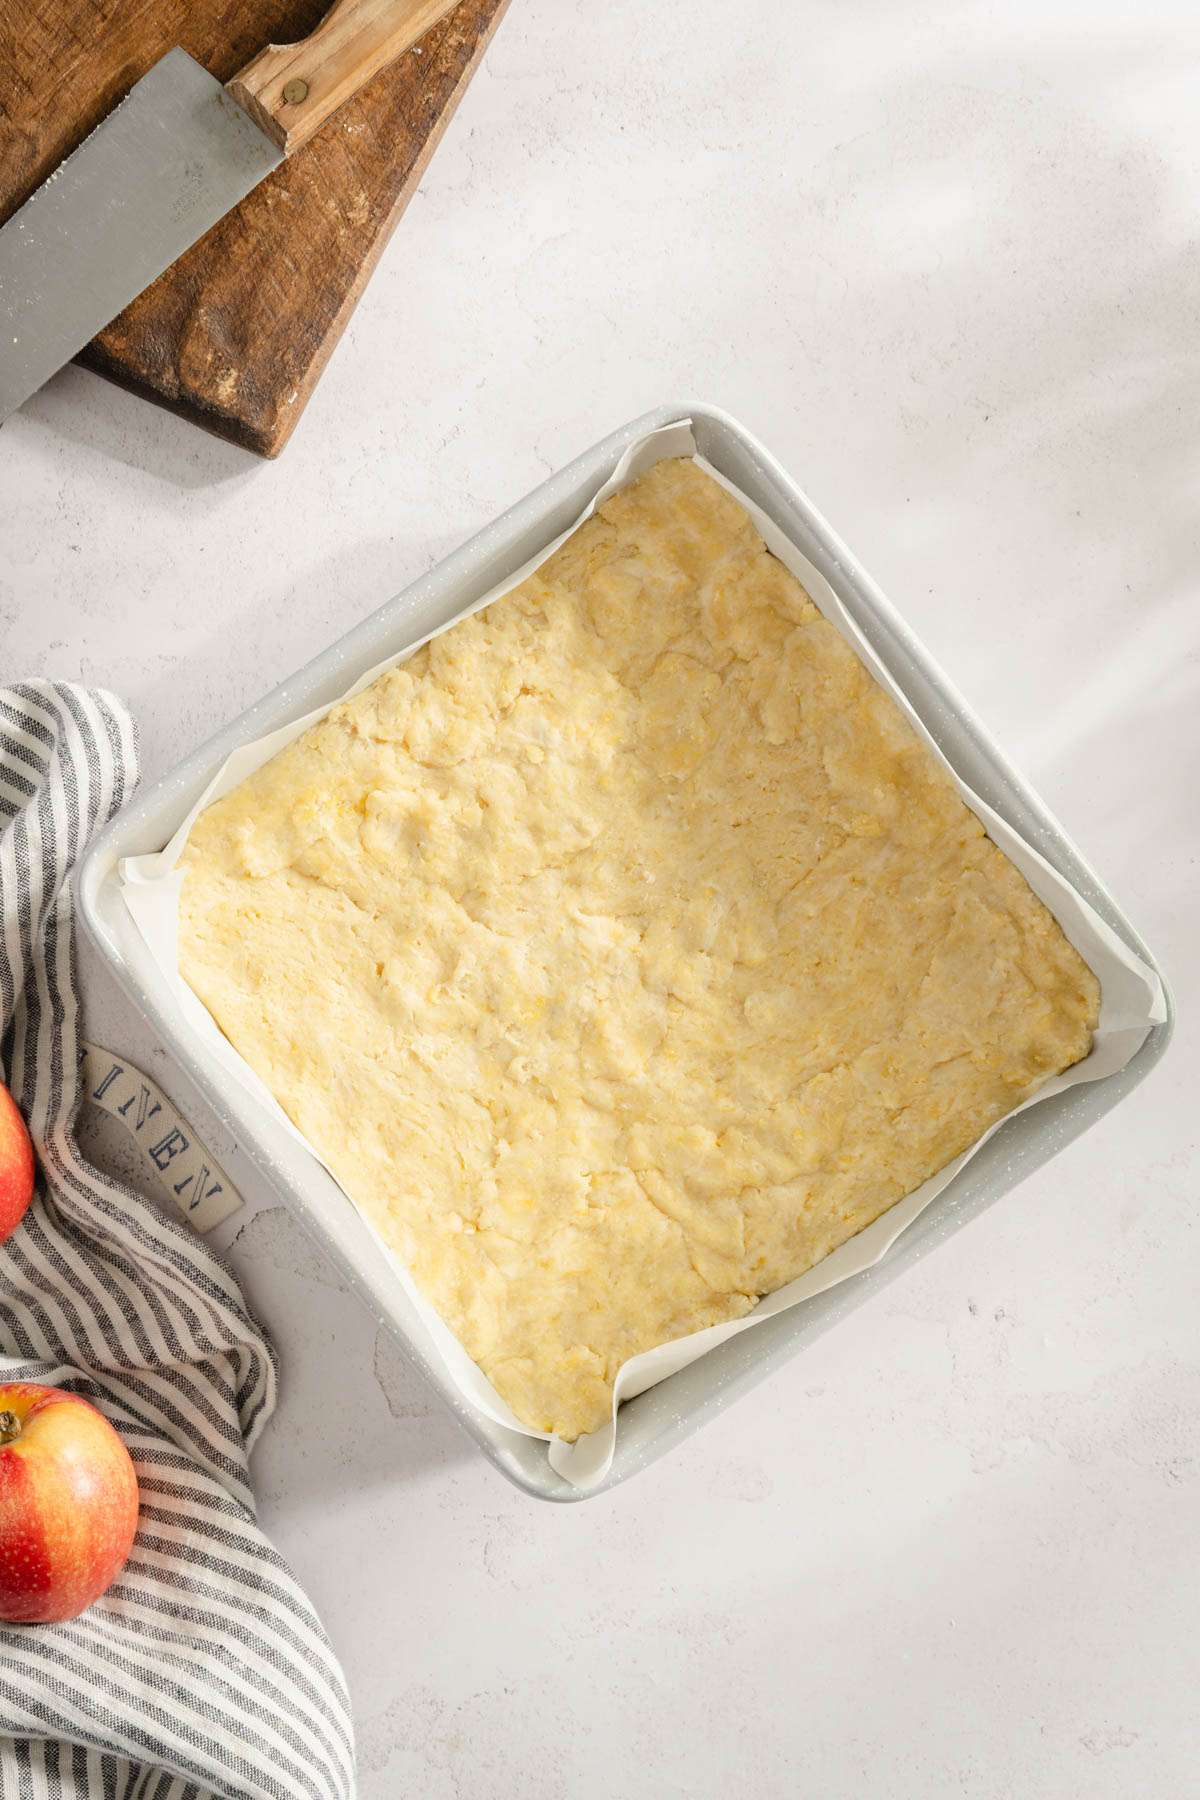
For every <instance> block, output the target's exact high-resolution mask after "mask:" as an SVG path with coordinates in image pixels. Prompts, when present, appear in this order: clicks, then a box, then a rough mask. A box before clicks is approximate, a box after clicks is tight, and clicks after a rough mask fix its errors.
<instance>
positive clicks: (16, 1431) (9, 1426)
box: [0, 1412, 21, 1445]
mask: <svg viewBox="0 0 1200 1800" xmlns="http://www.w3.org/2000/svg"><path fill="white" fill-rule="evenodd" d="M20 1435H21V1421H20V1419H18V1417H17V1415H16V1413H15V1412H0V1445H4V1444H11V1443H12V1442H13V1440H14V1439H15V1438H19V1437H20Z"/></svg>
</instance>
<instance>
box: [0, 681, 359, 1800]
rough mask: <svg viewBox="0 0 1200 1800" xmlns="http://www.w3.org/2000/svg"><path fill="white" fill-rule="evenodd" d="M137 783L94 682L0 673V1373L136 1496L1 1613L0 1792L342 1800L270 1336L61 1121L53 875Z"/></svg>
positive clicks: (61, 931) (130, 746)
mask: <svg viewBox="0 0 1200 1800" xmlns="http://www.w3.org/2000/svg"><path fill="white" fill-rule="evenodd" d="M136 779H137V752H136V747H135V743H134V733H133V727H132V724H131V721H130V719H129V716H128V714H127V713H126V711H125V709H124V708H123V707H122V706H121V704H120V703H119V701H117V700H115V699H114V698H113V697H112V696H111V695H110V694H106V693H103V692H100V691H96V690H87V689H84V688H80V687H74V686H69V685H67V684H65V683H51V682H40V681H39V682H29V683H25V684H22V685H19V686H16V687H10V688H0V1055H2V1056H3V1061H4V1064H5V1068H6V1070H7V1076H8V1083H9V1086H10V1087H11V1089H12V1091H13V1093H14V1095H15V1097H16V1100H17V1103H18V1105H19V1106H20V1108H21V1111H22V1112H23V1113H24V1115H25V1117H26V1119H27V1120H28V1122H29V1126H30V1131H31V1133H32V1136H33V1140H34V1145H35V1147H36V1150H37V1155H38V1162H39V1165H40V1179H39V1183H38V1193H37V1196H36V1197H35V1200H34V1203H33V1206H32V1207H31V1209H30V1211H29V1213H28V1215H27V1216H26V1219H25V1221H24V1222H23V1223H22V1225H21V1226H20V1227H19V1228H18V1230H17V1231H16V1232H15V1233H14V1235H13V1236H12V1237H11V1238H10V1239H9V1240H8V1242H7V1243H6V1244H3V1245H0V1381H4V1380H19V1381H39V1382H46V1383H50V1384H53V1385H55V1386H59V1387H67V1388H70V1389H71V1390H72V1391H73V1392H75V1393H80V1394H84V1395H86V1396H87V1398H88V1399H90V1400H92V1401H93V1402H94V1403H95V1404H96V1405H97V1406H98V1407H99V1408H100V1409H101V1411H102V1412H104V1413H106V1414H107V1415H108V1417H109V1418H110V1419H111V1420H112V1422H113V1424H114V1425H115V1426H116V1427H117V1429H118V1431H119V1432H120V1433H121V1436H122V1437H123V1438H124V1440H125V1442H126V1444H127V1445H128V1446H129V1449H130V1451H131V1453H132V1455H133V1458H134V1461H135V1463H136V1465H137V1472H138V1479H139V1481H140V1483H141V1492H142V1510H141V1518H140V1522H139V1528H138V1535H137V1540H136V1543H135V1544H134V1548H133V1554H132V1556H131V1558H130V1561H129V1563H128V1565H127V1567H126V1569H125V1571H124V1573H123V1575H122V1576H121V1577H120V1578H119V1579H118V1581H117V1583H116V1585H115V1586H114V1587H113V1588H112V1589H111V1590H110V1592H109V1593H108V1594H107V1595H106V1596H105V1597H104V1599H102V1600H101V1601H99V1602H98V1603H97V1604H96V1605H95V1606H94V1607H92V1608H91V1609H90V1610H89V1611H88V1612H86V1613H85V1614H84V1615H83V1617H82V1618H80V1619H77V1620H74V1621H72V1622H71V1623H69V1624H65V1625H35V1626H28V1625H26V1626H0V1734H3V1733H6V1734H7V1735H0V1800H83V1797H85V1796H86V1800H208V1797H209V1796H220V1797H221V1800H267V1797H268V1796H269V1797H270V1800H343V1797H345V1796H350V1795H352V1794H353V1792H354V1772H353V1744H352V1735H351V1725H350V1709H349V1702H348V1699H347V1695H346V1688H345V1683H344V1681H343V1679H342V1674H341V1671H340V1669H339V1668H338V1665H337V1662H336V1660H335V1658H334V1656H333V1653H332V1651H331V1649H330V1647H329V1643H328V1641H327V1639H326V1637H325V1633H324V1631H323V1630H322V1628H321V1625H320V1622H319V1620H318V1619H317V1616H316V1614H315V1613H314V1611H313V1609H312V1606H311V1605H310V1604H309V1602H308V1600H307V1599H306V1597H305V1595H304V1594H303V1593H302V1592H301V1590H300V1588H299V1587H298V1586H297V1584H296V1582H295V1580H294V1578H293V1577H292V1575H291V1574H290V1572H289V1571H288V1569H287V1568H286V1567H285V1565H284V1563H283V1562H282V1561H281V1559H280V1557H279V1556H278V1555H277V1553H276V1552H275V1550H274V1549H273V1548H272V1547H271V1545H270V1544H269V1543H268V1542H267V1540H266V1538H265V1537H264V1536H263V1535H262V1533H261V1531H259V1529H258V1527H257V1525H256V1524H255V1518H254V1498H253V1495H252V1493H251V1490H250V1481H249V1473H248V1465H247V1459H248V1455H249V1452H250V1449H251V1447H252V1445H253V1443H254V1441H255V1439H256V1438H257V1436H258V1434H259V1433H260V1432H261V1430H262V1428H263V1426H264V1425H265V1424H266V1422H267V1420H268V1419H269V1417H270V1415H271V1411H272V1408H273V1406H274V1400H275V1372H274V1366H273V1363H272V1358H271V1352H270V1350H269V1348H268V1346H267V1344H266V1342H265V1340H264V1338H263V1336H262V1334H261V1332H260V1331H259V1329H258V1327H257V1326H256V1325H255V1324H254V1322H253V1320H252V1319H251V1318H250V1316H249V1314H248V1313H247V1311H246V1307H245V1303H244V1302H243V1299H242V1296H241V1294H240V1293H239V1291H238V1288H237V1285H236V1283H235V1282H234V1281H233V1279H232V1277H231V1276H230V1274H229V1272H228V1270H226V1269H225V1268H223V1267H222V1265H221V1264H220V1263H219V1262H218V1261H217V1259H216V1258H215V1257H214V1256H213V1255H211V1253H210V1252H208V1251H207V1250H206V1249H205V1248H204V1246H203V1244H202V1243H201V1242H200V1240H199V1239H198V1238H196V1237H195V1236H193V1235H192V1233H191V1232H190V1230H189V1228H188V1227H187V1226H186V1225H185V1224H183V1223H182V1222H176V1221H175V1220H172V1219H169V1218H167V1217H165V1216H163V1215H160V1214H159V1213H158V1212H157V1211H156V1210H155V1209H154V1208H153V1207H151V1206H150V1205H148V1204H147V1203H146V1202H145V1201H143V1200H141V1199H140V1198H138V1196H137V1195H135V1194H134V1193H132V1192H131V1191H130V1190H129V1189H128V1188H126V1187H124V1186H122V1185H121V1184H120V1183H119V1182H115V1181H111V1180H109V1179H108V1178H107V1177H106V1176H104V1175H101V1174H99V1173H98V1172H97V1171H96V1170H95V1169H93V1168H91V1167H89V1166H88V1164H87V1163H85V1162H84V1161H83V1159H82V1158H81V1156H80V1154H79V1151H78V1149H77V1147H76V1144H75V1141H74V1137H73V1132H72V1127H73V1121H74V1117H75V1113H76V1110H77V1107H78V1104H79V1093H80V1080H79V1054H80V1049H79V1047H80V1031H79V1002H78V997H77V994H76V984H75V968H74V955H75V953H74V943H73V937H72V913H71V893H70V886H69V877H70V873H71V870H72V868H73V866H74V865H75V863H76V862H77V861H78V859H79V857H80V855H81V854H82V852H83V849H84V847H85V846H86V844H87V842H88V840H89V838H90V837H92V836H93V834H94V833H95V832H96V831H97V830H99V828H100V827H101V826H103V825H104V823H105V822H106V821H107V820H108V818H109V817H110V816H111V815H112V814H113V813H114V812H115V811H116V810H117V808H118V807H119V806H120V805H121V804H122V803H123V801H124V800H125V799H127V798H128V796H129V794H130V793H131V792H132V789H133V786H134V783H135V782H136Z"/></svg>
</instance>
